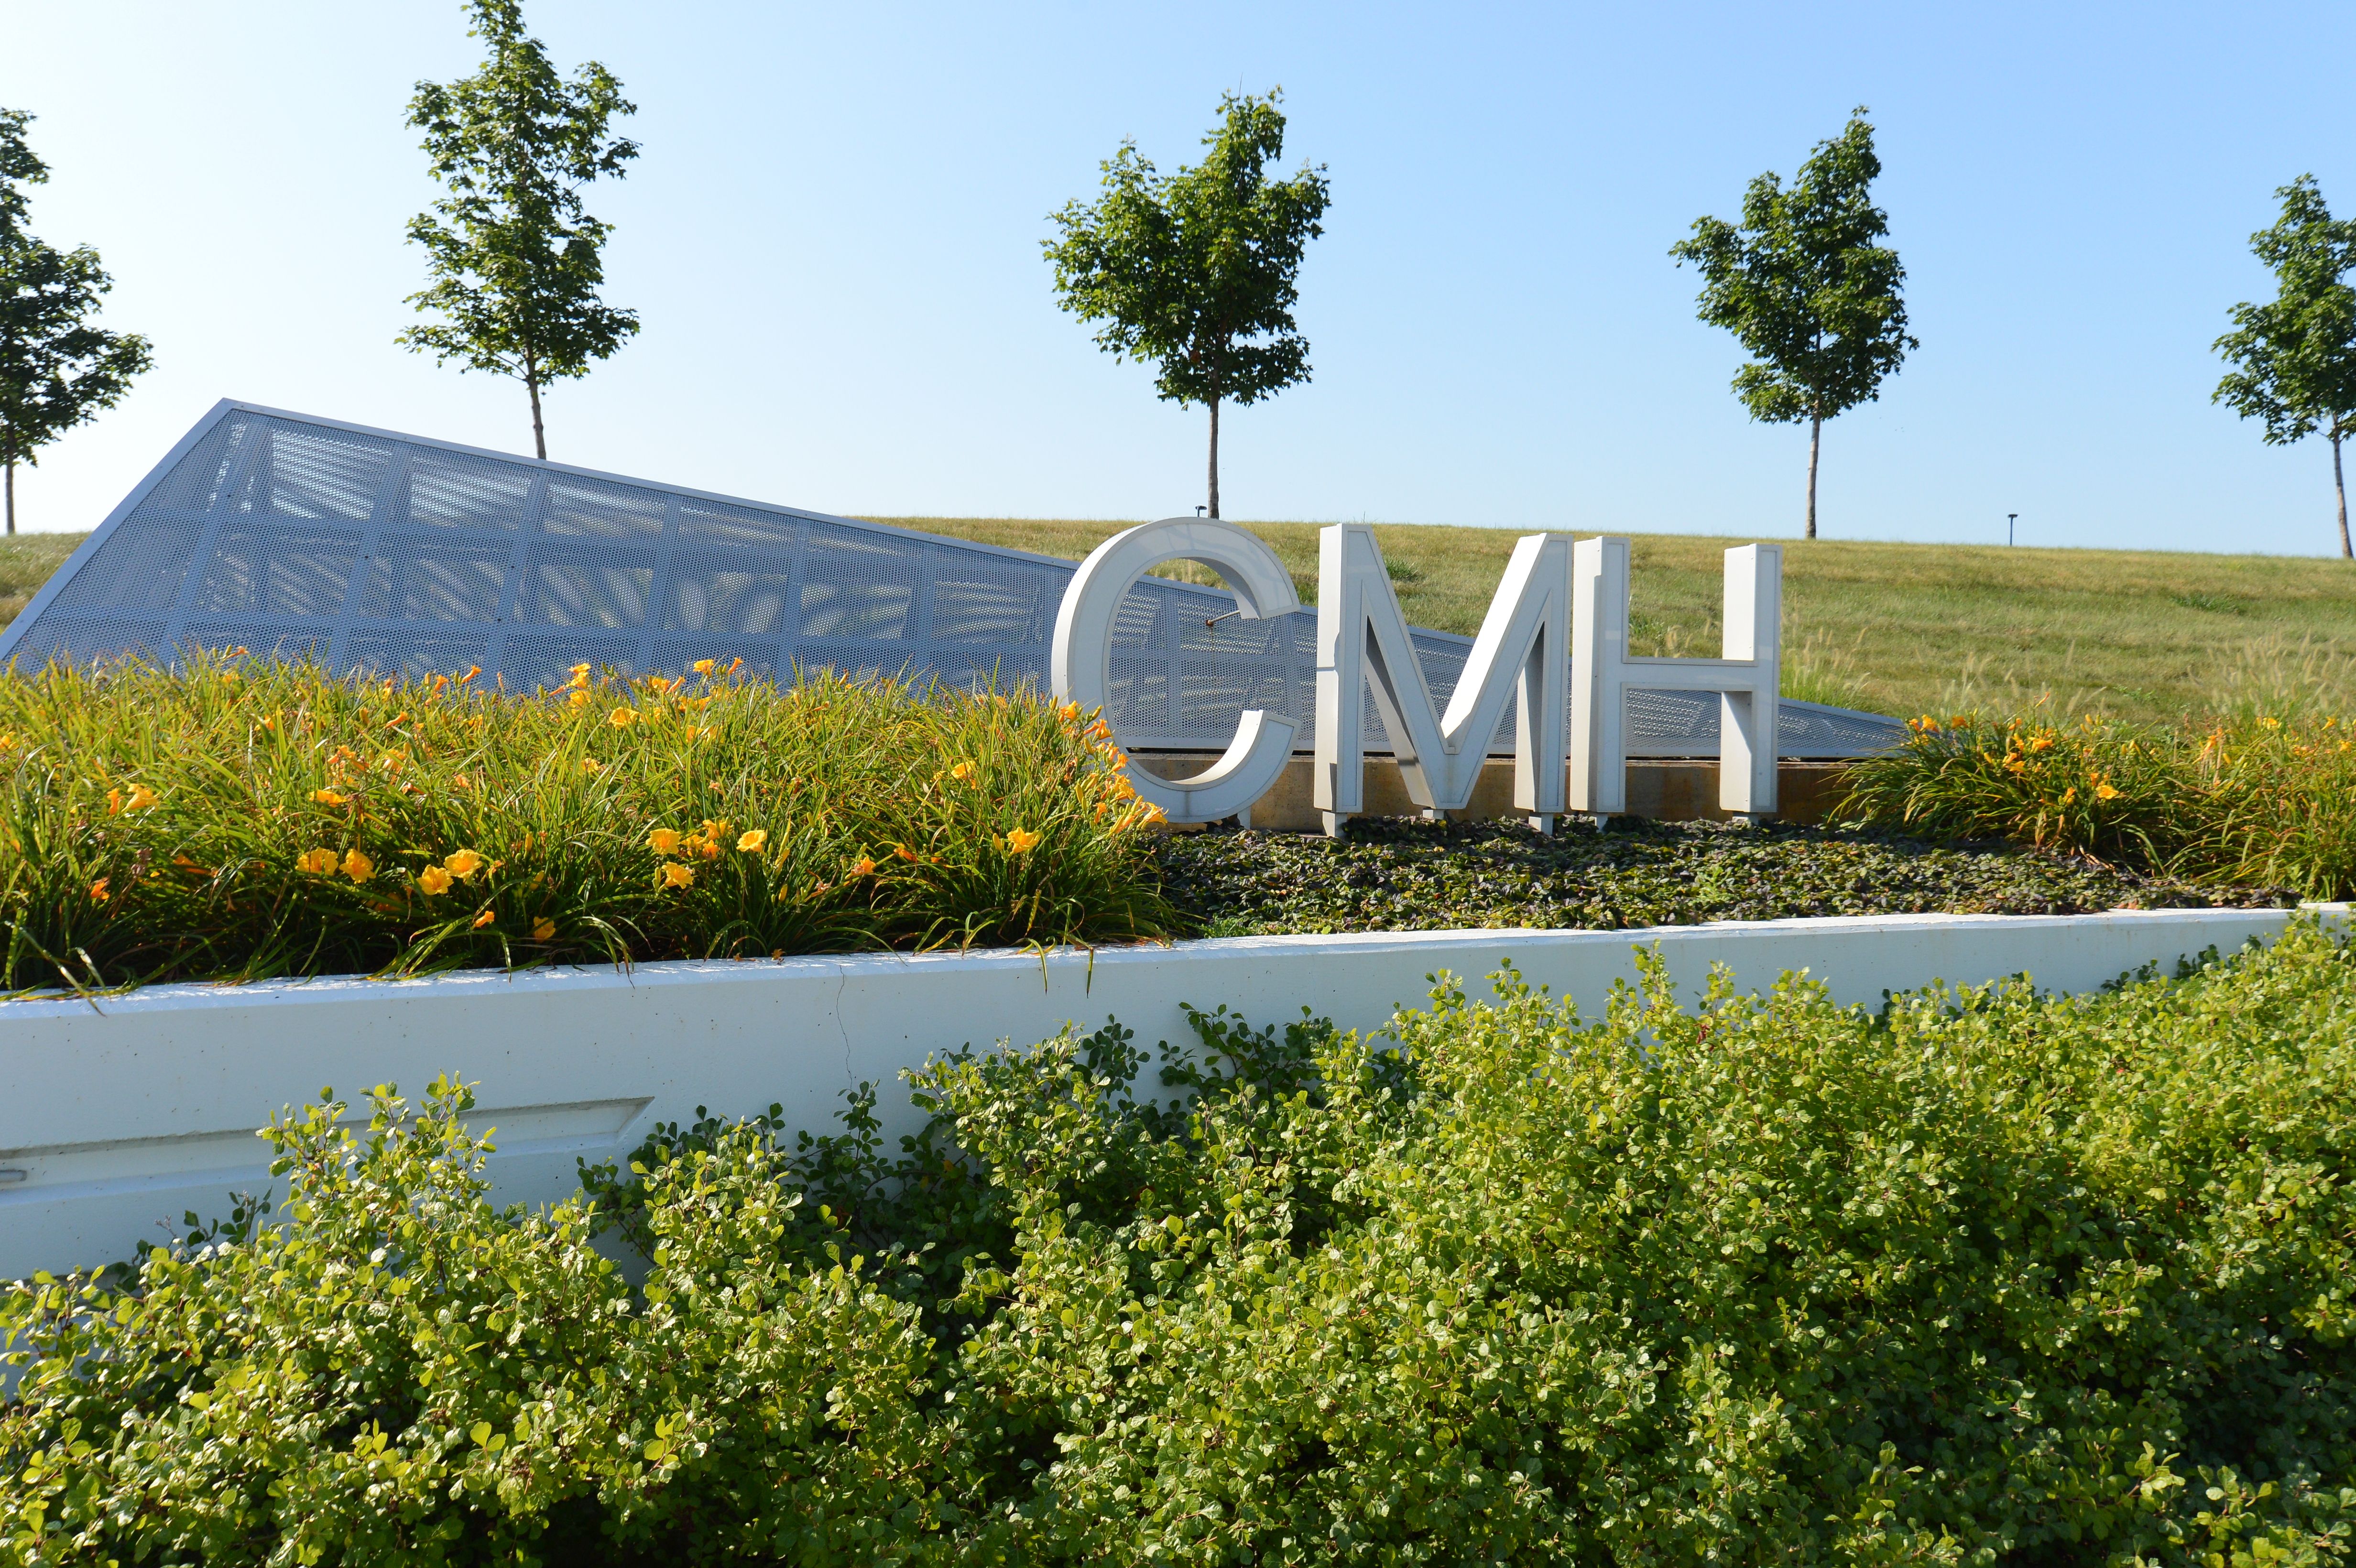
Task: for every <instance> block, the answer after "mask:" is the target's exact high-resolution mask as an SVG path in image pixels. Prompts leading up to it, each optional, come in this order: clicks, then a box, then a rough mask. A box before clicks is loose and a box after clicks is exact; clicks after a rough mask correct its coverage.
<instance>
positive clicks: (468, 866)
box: [442, 849, 483, 882]
mask: <svg viewBox="0 0 2356 1568" xmlns="http://www.w3.org/2000/svg"><path fill="white" fill-rule="evenodd" d="M442 866H443V869H444V870H446V871H448V872H449V873H450V874H451V875H452V876H454V877H455V878H457V879H458V880H460V881H462V882H463V881H465V880H466V879H467V878H469V877H471V876H473V875H474V874H475V873H476V872H477V871H479V870H481V869H483V858H482V857H481V856H480V855H477V853H475V851H473V850H472V849H460V850H458V851H457V852H455V854H452V855H449V856H446V857H444V859H443V861H442Z"/></svg>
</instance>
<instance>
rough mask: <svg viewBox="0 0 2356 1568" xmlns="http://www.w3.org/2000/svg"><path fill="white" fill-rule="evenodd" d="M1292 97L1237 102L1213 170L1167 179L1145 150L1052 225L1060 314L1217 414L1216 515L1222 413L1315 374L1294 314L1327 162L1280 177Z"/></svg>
mask: <svg viewBox="0 0 2356 1568" xmlns="http://www.w3.org/2000/svg"><path fill="white" fill-rule="evenodd" d="M1282 98H1283V93H1282V91H1281V90H1277V91H1271V92H1269V94H1268V96H1266V97H1265V98H1259V97H1253V96H1249V95H1238V94H1236V93H1228V94H1226V95H1225V96H1224V97H1223V98H1222V99H1221V100H1220V103H1219V115H1220V118H1219V123H1218V124H1217V125H1216V126H1215V127H1214V128H1213V129H1212V130H1211V132H1210V133H1208V134H1206V135H1205V137H1204V138H1203V145H1204V146H1205V149H1207V150H1206V151H1205V155H1204V157H1203V161H1202V162H1201V163H1199V164H1197V165H1193V166H1192V167H1185V166H1182V167H1181V168H1180V169H1179V170H1178V172H1177V173H1176V174H1174V175H1163V174H1161V173H1159V172H1158V171H1157V170H1156V169H1155V168H1154V166H1153V165H1152V164H1151V162H1150V161H1148V160H1147V159H1146V158H1144V157H1143V156H1141V155H1140V154H1139V153H1138V150H1137V144H1136V143H1134V142H1124V143H1123V144H1121V148H1120V151H1119V153H1117V154H1115V155H1113V156H1112V157H1111V158H1109V159H1108V160H1107V161H1106V162H1105V163H1104V164H1103V165H1101V167H1102V168H1103V171H1104V190H1103V194H1102V195H1101V196H1099V197H1098V198H1097V199H1096V200H1095V201H1094V202H1082V201H1078V200H1074V201H1072V202H1070V203H1068V204H1066V206H1065V207H1064V208H1063V209H1062V210H1061V211H1059V212H1056V213H1054V214H1052V215H1051V217H1050V221H1051V222H1053V223H1054V224H1055V228H1056V231H1057V232H1056V237H1055V238H1054V239H1051V240H1045V241H1043V245H1044V250H1045V251H1046V254H1047V259H1048V261H1050V262H1051V263H1052V264H1053V265H1054V267H1055V291H1056V294H1057V297H1058V303H1059V304H1061V305H1062V307H1063V308H1064V309H1066V310H1067V311H1069V312H1071V313H1072V314H1073V315H1076V316H1077V317H1079V318H1080V319H1081V320H1082V321H1086V322H1097V323H1101V324H1102V325H1101V326H1100V327H1099V328H1098V332H1097V335H1096V341H1097V343H1098V345H1099V346H1100V347H1103V348H1104V349H1106V350H1107V351H1108V352H1109V353H1111V354H1113V355H1114V356H1116V357H1119V358H1124V359H1141V360H1151V361H1152V362H1153V363H1154V364H1155V365H1157V366H1158V367H1159V370H1158V373H1157V375H1156V376H1155V378H1154V389H1155V391H1156V392H1157V393H1158V394H1159V395H1160V396H1161V397H1162V398H1163V399H1164V400H1168V401H1172V402H1175V403H1177V404H1179V405H1180V406H1181V407H1185V406H1188V405H1191V404H1194V403H1201V404H1204V405H1205V406H1206V407H1207V408H1208V409H1209V410H1210V411H1211V446H1210V497H1209V498H1210V507H1209V510H1210V514H1211V516H1213V517H1217V516H1218V515H1219V405H1220V404H1221V403H1222V402H1234V403H1251V402H1257V401H1258V400H1260V399H1261V398H1264V397H1268V396H1270V395H1272V394H1274V393H1276V392H1278V391H1280V390H1282V389H1284V388H1286V387H1290V386H1292V385H1293V384H1295V383H1296V382H1301V381H1306V380H1307V379H1309V342H1308V339H1306V338H1304V337H1303V336H1301V332H1300V329H1299V328H1298V326H1297V325H1295V324H1294V322H1293V319H1292V307H1293V305H1294V304H1295V303H1296V302H1297V300H1298V299H1299V297H1300V289H1299V284H1298V279H1299V274H1300V271H1301V254H1302V252H1303V251H1305V249H1306V248H1307V246H1308V243H1309V241H1310V240H1313V239H1315V238H1317V236H1318V235H1320V234H1322V233H1323V232H1324V229H1323V228H1322V227H1321V226H1320V223H1319V219H1322V218H1323V216H1324V213H1325V208H1326V205H1327V203H1328V201H1329V199H1330V192H1329V191H1328V188H1327V184H1326V178H1325V171H1324V168H1323V165H1318V166H1316V167H1311V166H1310V165H1307V164H1306V163H1304V164H1303V165H1301V169H1300V171H1299V172H1298V173H1296V174H1294V175H1293V176H1291V177H1290V178H1289V179H1276V178H1271V177H1270V176H1269V167H1270V165H1273V164H1275V163H1276V162H1277V161H1278V160H1279V159H1280V158H1281V157H1282V156H1283V155H1284V114H1283V112H1282V111H1281V110H1280V108H1279V107H1278V105H1279V104H1280V102H1281V101H1282Z"/></svg>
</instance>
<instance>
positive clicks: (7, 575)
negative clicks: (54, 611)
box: [0, 534, 90, 627]
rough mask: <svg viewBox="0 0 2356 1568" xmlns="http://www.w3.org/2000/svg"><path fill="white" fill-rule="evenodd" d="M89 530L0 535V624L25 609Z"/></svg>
mask: <svg viewBox="0 0 2356 1568" xmlns="http://www.w3.org/2000/svg"><path fill="white" fill-rule="evenodd" d="M89 537H90V536H89V535H88V534H18V535H17V536H16V538H14V539H0V627H5V626H6V625H7V624H8V623H9V622H11V621H13V620H15V619H16V617H17V616H18V615H19V614H21V613H23V612H24V609H25V606H26V605H27V604H29V603H32V599H33V595H34V594H36V593H37V592H40V589H41V584H42V583H44V582H47V581H48V580H49V575H50V573H52V572H54V571H57V569H58V568H59V567H61V566H63V565H64V564H65V563H66V557H68V556H70V555H71V554H72V553H73V552H74V547H75V546H76V545H78V544H80V543H81V541H82V540H83V539H88V538H89Z"/></svg>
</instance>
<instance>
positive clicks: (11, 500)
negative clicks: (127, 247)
mask: <svg viewBox="0 0 2356 1568" xmlns="http://www.w3.org/2000/svg"><path fill="white" fill-rule="evenodd" d="M2331 457H2332V461H2333V462H2335V463H2336V462H2338V461H2339V460H2340V445H2339V443H2337V442H2334V443H2332V447H2331ZM7 466H8V535H9V537H10V538H11V539H13V538H15V537H16V459H15V458H13V457H12V458H10V459H9V460H8V464H7ZM2347 537H2348V507H2347V505H2346V504H2345V503H2344V502H2343V503H2342V504H2341V506H2340V538H2342V539H2345V538H2347Z"/></svg>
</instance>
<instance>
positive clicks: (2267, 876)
mask: <svg viewBox="0 0 2356 1568" xmlns="http://www.w3.org/2000/svg"><path fill="white" fill-rule="evenodd" d="M1910 731H1911V732H1910V734H1909V736H1908V739H1907V741H1906V743H1905V744H1904V745H1902V746H1900V747H1897V748H1895V749H1893V750H1891V751H1890V752H1883V753H1881V754H1880V755H1879V756H1874V757H1868V758H1865V759H1862V760H1860V761H1859V762H1858V763H1855V764H1853V765H1852V766H1851V768H1850V786H1851V787H1850V791H1849V795H1848V796H1847V799H1846V800H1845V801H1844V802H1843V803H1842V805H1841V808H1840V811H1839V816H1841V817H1842V819H1844V820H1846V821H1848V822H1851V823H1855V824H1858V825H1862V826H1869V827H1882V828H1887V829H1891V830H1896V831H1902V832H1909V833H1916V834H1922V835H1924V836H1927V837H1934V838H1944V839H1974V838H2004V839H2009V840H2012V841H2013V842H2016V843H2023V844H2030V845H2034V846H2036V847H2038V848H2047V849H2056V850H2061V851H2064V852H2069V853H2075V854H2084V855H2092V856H2095V857H2099V858H2101V859H2106V860H2115V861H2126V862H2128V863H2130V864H2139V865H2144V866H2148V867H2151V868H2154V869H2158V870H2161V871H2163V872H2166V873H2169V874H2171V875H2177V876H2184V877H2189V878H2192V879H2194V880H2200V881H2205V882H2210V883H2260V884H2265V885H2272V886H2281V887H2288V888H2291V889H2294V890H2296V891H2297V892H2299V893H2301V894H2302V895H2304V896H2306V897H2308V898H2314V899H2344V898H2348V897H2350V896H2351V894H2356V730H2351V728H2350V727H2349V726H2347V725H2345V724H2343V723H2341V722H2340V720H2338V719H2336V718H2333V717H2330V716H2328V715H2316V714H2307V715H2304V716H2300V717H2296V718H2293V719H2290V720H2281V719H2276V718H2274V717H2271V716H2266V715H2256V714H2243V715H2239V716H2236V717H2233V718H2227V719H2220V720H2216V721H2214V722H2213V723H2211V724H2210V725H2208V726H2207V727H2205V728H2186V729H2179V730H2169V729H2162V728H2158V727H2155V726H2149V725H2137V724H2128V723H2126V722H2123V721H2121V720H2113V719H2100V718H2094V717H2091V716H2089V717H2086V718H2083V719H2081V720H2077V721H2076V722H2074V723H2067V724H2064V723H2058V722H2054V721H2052V720H2049V719H2048V718H2046V717H2045V716H2044V715H2042V714H2040V713H2031V714H2029V715H2026V716H2014V717H2010V718H1992V717H1989V716H1987V715H1984V714H1963V715H1959V716H1957V717H1955V718H1953V719H1949V720H1938V719H1934V718H1931V717H1928V716H1926V717H1923V718H1921V719H1917V720H1912V723H1911V725H1910Z"/></svg>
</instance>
